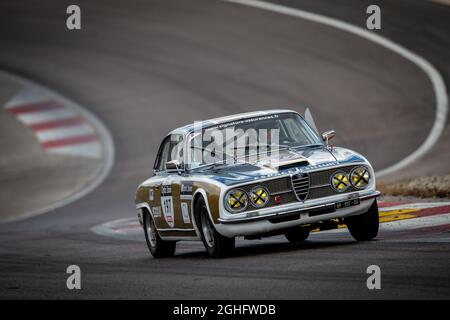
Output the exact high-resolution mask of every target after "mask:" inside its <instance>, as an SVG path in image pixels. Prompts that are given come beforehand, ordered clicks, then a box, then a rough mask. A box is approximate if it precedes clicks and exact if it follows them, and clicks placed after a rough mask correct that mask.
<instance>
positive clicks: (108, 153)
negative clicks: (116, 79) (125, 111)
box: [0, 70, 115, 223]
mask: <svg viewBox="0 0 450 320" xmlns="http://www.w3.org/2000/svg"><path fill="white" fill-rule="evenodd" d="M0 74H1V75H2V76H4V77H5V78H10V79H12V80H13V81H16V82H18V83H21V84H22V85H23V86H24V87H31V88H33V89H35V90H37V91H42V92H44V93H45V92H48V93H49V94H50V95H51V96H55V97H56V98H57V99H58V101H61V102H62V103H63V104H64V105H70V106H71V108H73V109H74V110H75V111H76V113H78V114H81V115H82V116H83V118H84V119H86V120H87V121H88V122H89V123H91V124H92V125H93V126H94V127H95V128H96V130H97V132H98V134H99V136H100V139H101V140H102V141H103V144H104V150H103V152H104V165H103V167H102V169H101V171H100V173H99V174H98V176H97V177H96V179H95V180H94V181H92V182H91V183H90V184H88V185H87V186H85V187H84V189H82V190H80V191H79V192H77V193H74V194H72V195H70V196H68V197H67V198H64V199H61V200H60V201H57V202H55V203H53V204H51V205H49V206H46V207H44V208H41V209H38V210H34V211H30V212H27V213H24V214H22V215H20V216H15V217H14V218H11V219H9V220H3V221H2V223H7V222H13V221H17V220H22V219H26V218H30V217H32V216H36V215H39V214H42V213H45V212H48V211H51V210H54V209H57V208H60V207H63V206H66V205H68V204H69V203H72V202H74V201H76V200H79V199H81V198H82V197H84V196H85V195H87V194H88V193H90V192H92V191H93V190H94V189H96V188H97V187H98V186H100V185H101V184H102V182H103V181H104V180H105V179H106V177H107V176H108V174H109V172H110V171H111V169H112V167H113V164H114V156H115V148H114V141H113V138H112V136H111V134H110V133H109V131H108V129H107V128H106V127H105V125H104V124H103V123H102V122H101V121H100V120H99V119H98V118H97V117H96V116H95V115H94V114H92V113H91V112H89V111H88V110H87V109H85V108H83V107H81V106H80V105H78V104H76V103H75V102H73V101H71V100H69V99H67V98H66V97H64V96H62V95H61V94H59V93H57V92H56V91H53V90H50V89H48V88H46V87H44V86H42V85H39V84H37V83H35V82H33V81H31V80H28V79H24V78H22V77H20V76H18V75H15V74H11V73H9V72H6V71H3V70H0ZM46 120H48V118H47V119H46ZM87 152H88V151H87Z"/></svg>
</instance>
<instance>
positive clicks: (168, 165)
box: [166, 160, 180, 171]
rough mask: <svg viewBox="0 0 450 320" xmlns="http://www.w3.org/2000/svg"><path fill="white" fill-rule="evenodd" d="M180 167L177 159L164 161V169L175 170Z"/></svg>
mask: <svg viewBox="0 0 450 320" xmlns="http://www.w3.org/2000/svg"><path fill="white" fill-rule="evenodd" d="M179 167H180V161H178V160H171V161H168V162H166V170H177V171H179Z"/></svg>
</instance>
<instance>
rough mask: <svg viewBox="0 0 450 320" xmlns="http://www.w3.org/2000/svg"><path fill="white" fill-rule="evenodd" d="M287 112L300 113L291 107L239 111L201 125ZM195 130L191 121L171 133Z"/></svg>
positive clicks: (204, 126) (204, 121)
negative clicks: (290, 108)
mask: <svg viewBox="0 0 450 320" xmlns="http://www.w3.org/2000/svg"><path fill="white" fill-rule="evenodd" d="M287 112H294V113H298V112H297V111H294V110H289V109H270V110H262V111H253V112H244V113H237V114H233V115H229V116H224V117H219V118H213V119H208V120H203V121H202V123H201V125H202V126H201V127H202V128H207V127H209V126H213V125H217V124H221V123H226V122H230V121H237V120H242V119H247V118H253V117H258V116H266V115H271V114H278V113H287ZM193 131H194V124H192V123H191V124H188V125H185V126H183V127H179V128H177V129H175V130H172V131H171V132H170V133H169V134H183V135H184V134H188V133H190V132H193Z"/></svg>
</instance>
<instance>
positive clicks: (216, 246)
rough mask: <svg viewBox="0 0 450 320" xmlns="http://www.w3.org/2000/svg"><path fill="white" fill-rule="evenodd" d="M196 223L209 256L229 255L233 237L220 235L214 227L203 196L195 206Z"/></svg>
mask: <svg viewBox="0 0 450 320" xmlns="http://www.w3.org/2000/svg"><path fill="white" fill-rule="evenodd" d="M195 209H196V210H195V212H196V217H197V219H198V220H197V225H198V226H199V230H200V233H201V235H202V241H203V244H204V245H205V248H206V251H207V252H208V255H209V256H210V257H211V258H222V257H226V256H228V255H230V254H231V253H232V252H233V250H234V247H235V239H234V237H233V238H227V237H224V236H222V235H221V234H220V233H218V232H217V230H216V228H214V225H213V223H212V222H211V219H210V218H209V214H208V209H207V207H206V204H205V201H204V200H203V198H200V199H199V200H198V201H197V203H196V206H195Z"/></svg>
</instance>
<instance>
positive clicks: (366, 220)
mask: <svg viewBox="0 0 450 320" xmlns="http://www.w3.org/2000/svg"><path fill="white" fill-rule="evenodd" d="M344 222H345V224H346V225H347V227H348V230H349V231H350V234H351V235H352V237H353V238H354V239H355V240H357V241H368V240H372V239H373V238H375V237H376V236H377V234H378V228H379V225H380V219H379V215H378V205H377V200H375V201H374V202H373V204H372V205H371V206H370V208H369V210H368V211H367V212H366V213H363V214H360V215H358V216H353V217H348V218H345V219H344Z"/></svg>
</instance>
